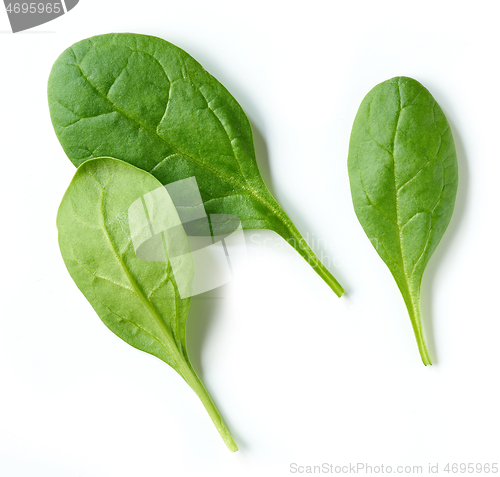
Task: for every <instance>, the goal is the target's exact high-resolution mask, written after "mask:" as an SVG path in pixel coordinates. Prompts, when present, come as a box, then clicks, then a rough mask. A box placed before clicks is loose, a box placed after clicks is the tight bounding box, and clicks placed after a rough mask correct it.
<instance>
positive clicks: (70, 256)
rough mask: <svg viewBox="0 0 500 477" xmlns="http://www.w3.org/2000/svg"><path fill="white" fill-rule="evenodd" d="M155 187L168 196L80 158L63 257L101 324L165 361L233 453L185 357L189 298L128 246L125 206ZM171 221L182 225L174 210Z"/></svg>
mask: <svg viewBox="0 0 500 477" xmlns="http://www.w3.org/2000/svg"><path fill="white" fill-rule="evenodd" d="M158 189H159V190H160V193H163V194H167V193H166V190H165V189H164V188H163V187H162V185H161V183H160V182H158V180H157V179H155V178H154V177H153V176H152V175H150V174H148V173H147V172H145V171H143V170H140V169H138V168H136V167H134V166H132V165H130V164H127V163H125V162H122V161H120V160H117V159H113V158H97V159H92V160H89V161H86V162H85V163H84V164H82V165H81V166H80V167H79V168H78V170H77V172H76V174H75V176H74V178H73V180H72V182H71V184H70V186H69V187H68V190H67V191H66V193H65V195H64V197H63V200H62V202H61V205H60V207H59V211H58V214H57V228H58V234H59V245H60V249H61V254H62V256H63V259H64V262H65V264H66V267H67V269H68V271H69V273H70V275H71V277H72V278H73V280H74V281H75V283H76V285H77V286H78V288H79V289H80V291H81V292H82V293H83V294H84V295H85V297H86V298H87V300H88V301H89V302H90V304H91V305H92V307H93V308H94V310H95V311H96V312H97V314H98V315H99V317H100V318H101V320H102V321H103V322H104V324H105V325H106V326H107V327H108V328H109V329H110V330H111V331H113V333H115V334H116V335H117V336H118V337H120V338H121V339H123V340H124V341H125V342H127V343H128V344H130V345H131V346H133V347H134V348H137V349H140V350H141V351H144V352H146V353H149V354H152V355H153V356H156V357H158V358H159V359H161V360H162V361H164V362H165V363H167V364H168V365H170V366H171V367H172V368H173V369H174V370H175V371H176V372H177V373H178V374H179V375H180V376H181V377H182V378H183V379H184V380H185V381H186V382H187V383H188V384H189V385H190V386H191V388H192V389H193V390H194V391H195V392H196V393H197V395H198V396H199V397H200V400H201V401H202V403H203V405H204V406H205V408H206V409H207V412H208V413H209V415H210V417H211V419H212V421H213V422H214V424H215V425H216V427H217V429H218V431H219V433H220V434H221V437H222V438H223V439H224V441H225V443H226V444H227V446H228V448H229V449H230V450H231V451H235V450H237V446H236V444H235V443H234V441H233V439H232V437H231V435H230V434H229V431H228V430H227V428H226V426H225V425H224V423H223V421H222V418H221V416H220V414H219V412H218V410H217V409H216V407H215V405H214V403H213V401H212V399H211V398H210V396H209V395H208V393H207V391H206V389H205V387H204V386H203V384H202V383H201V381H200V380H199V378H198V377H197V376H196V373H195V371H194V369H193V368H192V366H191V364H190V362H189V358H188V354H187V347H186V319H187V314H188V309H189V303H190V298H181V296H180V294H179V290H178V284H177V282H176V279H175V277H174V275H173V273H172V266H171V264H170V263H169V262H165V261H146V260H140V259H139V258H138V257H137V256H136V253H135V249H134V247H133V245H132V238H131V232H130V230H129V227H128V211H129V207H130V206H131V204H133V203H134V202H136V201H137V200H141V199H142V197H143V196H144V195H147V194H148V193H151V192H153V191H158ZM163 191H165V192H163ZM167 195H168V194H167ZM173 207H174V206H173V205H172V208H171V209H170V210H169V211H168V212H172V209H173V213H175V214H176V212H175V208H173ZM155 213H156V214H160V213H162V212H161V211H160V210H155ZM170 223H173V224H180V223H181V222H180V219H179V217H178V216H177V215H176V217H174V218H173V219H172V220H171V221H170ZM178 236H179V235H178V234H177V235H176V237H178ZM183 263H187V262H183ZM185 272H186V273H185V274H183V279H189V270H187V271H186V270H185ZM186 277H187V278H186Z"/></svg>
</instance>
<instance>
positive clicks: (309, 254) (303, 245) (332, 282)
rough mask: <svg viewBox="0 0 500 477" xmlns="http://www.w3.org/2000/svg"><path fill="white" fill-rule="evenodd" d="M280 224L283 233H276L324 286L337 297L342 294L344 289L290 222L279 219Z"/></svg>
mask: <svg viewBox="0 0 500 477" xmlns="http://www.w3.org/2000/svg"><path fill="white" fill-rule="evenodd" d="M281 223H282V224H283V226H284V230H283V231H281V230H280V231H277V232H278V234H279V235H281V237H283V238H284V239H285V240H286V241H287V242H288V243H289V244H290V245H291V246H292V247H293V248H294V249H295V250H297V252H299V254H300V255H301V256H302V258H303V259H304V260H305V261H306V262H307V263H308V264H309V265H311V267H312V268H313V269H314V271H315V272H316V273H317V274H318V275H319V276H320V277H321V278H322V279H323V280H324V281H325V282H326V284H327V285H328V286H329V287H330V288H331V289H332V290H333V291H334V292H335V294H336V295H337V296H338V297H341V296H342V295H343V294H344V289H343V288H342V286H341V285H340V283H339V282H338V281H337V280H336V279H335V277H334V276H333V275H332V274H331V273H330V272H329V271H328V269H327V268H326V267H325V266H324V265H323V263H321V261H320V259H319V258H318V257H317V256H316V254H315V253H314V252H313V251H312V250H311V248H310V247H309V245H308V244H307V242H306V241H305V240H304V238H303V237H302V235H301V234H300V232H299V231H298V230H297V228H296V227H295V225H293V223H292V221H291V220H290V219H289V218H288V217H286V218H281Z"/></svg>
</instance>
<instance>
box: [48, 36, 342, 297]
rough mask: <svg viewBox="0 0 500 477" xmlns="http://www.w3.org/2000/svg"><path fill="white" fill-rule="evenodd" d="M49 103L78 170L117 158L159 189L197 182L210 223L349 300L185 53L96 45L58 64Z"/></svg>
mask: <svg viewBox="0 0 500 477" xmlns="http://www.w3.org/2000/svg"><path fill="white" fill-rule="evenodd" d="M48 97H49V107H50V114H51V118H52V123H53V125H54V129H55V132H56V134H57V137H58V138H59V141H60V142H61V144H62V146H63V148H64V151H65V152H66V154H67V155H68V157H69V158H70V159H71V161H72V162H73V163H74V164H75V165H76V166H78V165H80V164H82V163H83V162H84V161H86V160H88V159H91V158H94V157H99V156H111V157H116V158H118V159H121V160H123V161H126V162H129V163H131V164H133V165H135V166H137V167H139V168H141V169H144V170H146V171H148V172H151V174H153V175H154V176H155V177H156V178H157V179H158V180H160V181H161V182H162V183H163V184H168V183H171V182H174V181H177V180H180V179H185V178H187V177H192V176H195V177H196V180H197V182H198V186H199V188H200V192H201V196H202V199H203V201H204V203H205V208H206V211H207V213H208V214H232V215H235V216H237V217H238V218H239V219H240V220H241V223H242V226H243V228H244V229H269V230H273V231H274V232H276V233H278V234H279V235H281V236H282V237H283V238H284V239H285V240H286V241H288V243H290V245H292V246H293V247H294V248H295V249H296V250H297V251H298V252H299V253H300V255H301V256H302V257H303V258H304V259H306V260H307V261H308V262H309V264H310V265H311V266H312V267H313V268H314V269H315V270H316V272H317V273H318V274H319V275H320V276H321V277H322V278H323V279H324V280H325V281H326V283H327V284H328V285H329V286H330V287H331V288H332V290H333V291H334V292H335V293H336V294H337V295H338V296H341V295H342V294H343V292H344V291H343V289H342V287H341V286H340V285H339V283H338V282H337V280H335V278H334V277H333V276H332V275H331V274H330V272H329V271H328V270H327V269H326V267H325V266H324V265H323V264H322V263H321V262H320V260H319V259H318V258H317V257H316V255H315V254H314V253H313V252H312V250H311V249H310V248H309V246H308V245H307V243H306V241H305V240H304V239H303V238H302V236H301V235H300V233H299V231H298V230H297V228H296V227H295V226H294V224H293V223H292V221H291V220H290V219H289V217H288V216H287V215H286V214H285V212H284V211H283V209H282V208H281V207H280V205H279V204H278V203H277V202H276V200H275V199H274V198H273V197H272V195H271V194H270V192H269V191H268V189H267V187H266V185H265V184H264V182H263V180H262V177H261V175H260V172H259V169H258V167H257V162H256V159H255V151H254V145H253V137H252V130H251V127H250V123H249V121H248V119H247V117H246V116H245V113H244V112H243V110H242V109H241V107H240V105H239V104H238V103H237V102H236V100H235V99H234V98H233V97H232V96H231V94H230V93H229V92H228V91H227V90H226V89H225V88H224V86H222V85H221V84H220V83H219V82H218V81H217V80H216V79H215V78H214V77H213V76H211V75H210V74H209V73H207V72H206V71H205V70H204V69H203V67H202V66H201V65H200V64H199V63H197V62H196V61H195V60H194V59H193V58H192V57H191V56H189V55H188V54H187V53H186V52H184V51H183V50H181V49H180V48H177V47H176V46H174V45H172V44H171V43H168V42H166V41H164V40H162V39H160V38H156V37H152V36H145V35H137V34H128V33H126V34H125V33H119V34H108V35H100V36H95V37H92V38H89V39H86V40H83V41H80V42H78V43H75V44H74V45H73V46H71V47H70V48H68V49H67V50H66V51H64V52H63V53H62V54H61V56H60V57H59V58H58V59H57V61H56V62H55V64H54V66H53V68H52V72H51V74H50V78H49V84H48Z"/></svg>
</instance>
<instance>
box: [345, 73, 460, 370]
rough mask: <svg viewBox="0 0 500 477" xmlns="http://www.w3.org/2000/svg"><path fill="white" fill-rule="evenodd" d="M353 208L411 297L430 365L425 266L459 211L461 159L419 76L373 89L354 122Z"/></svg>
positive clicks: (408, 303)
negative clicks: (423, 312)
mask: <svg viewBox="0 0 500 477" xmlns="http://www.w3.org/2000/svg"><path fill="white" fill-rule="evenodd" d="M348 169H349V179H350V185H351V194H352V199H353V204H354V208H355V211H356V215H357V217H358V220H359V221H360V223H361V225H362V227H363V229H364V230H365V233H366V234H367V236H368V237H369V238H370V241H372V244H373V245H374V247H375V249H376V250H377V252H378V254H379V255H380V257H381V258H382V260H384V262H385V263H386V265H387V266H388V268H389V270H390V271H391V273H392V275H393V276H394V279H395V280H396V283H397V285H398V287H399V289H400V291H401V293H402V295H403V298H404V300H405V303H406V306H407V309H408V312H409V314H410V318H411V321H412V325H413V328H414V332H415V335H416V338H417V342H418V344H419V349H420V352H421V356H422V360H423V361H424V364H431V363H430V358H429V357H428V352H427V349H426V345H425V339H424V336H423V330H422V323H421V317H420V306H419V302H420V285H421V281H422V276H423V273H424V270H425V267H426V265H427V263H428V261H429V259H430V257H431V256H432V254H433V252H434V250H435V249H436V247H437V245H438V243H439V241H440V240H441V238H442V236H443V234H444V232H445V230H446V228H447V226H448V224H449V222H450V220H451V215H452V213H453V208H454V204H455V196H456V192H457V187H458V163H457V158H456V151H455V144H454V141H453V136H452V134H451V129H450V127H449V124H448V121H447V119H446V117H445V115H444V113H443V112H442V110H441V108H440V107H439V105H438V104H437V102H436V101H435V99H434V98H433V97H432V95H431V94H430V93H429V92H428V91H427V90H426V89H425V88H424V87H423V86H422V85H421V84H420V83H418V82H417V81H415V80H413V79H411V78H406V77H397V78H393V79H391V80H388V81H385V82H383V83H381V84H379V85H377V86H376V87H375V88H373V89H372V90H371V91H370V92H369V93H368V94H367V95H366V97H365V98H364V99H363V101H362V103H361V105H360V108H359V110H358V113H357V115H356V118H355V120H354V124H353V128H352V133H351V139H350V144H349V157H348Z"/></svg>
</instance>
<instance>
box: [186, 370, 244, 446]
mask: <svg viewBox="0 0 500 477" xmlns="http://www.w3.org/2000/svg"><path fill="white" fill-rule="evenodd" d="M183 364H184V366H182V367H183V369H182V376H183V377H184V380H185V381H186V383H187V384H189V386H190V387H191V389H192V390H193V391H194V392H195V393H196V394H197V396H198V397H199V398H200V401H201V402H202V404H203V406H205V409H206V410H207V412H208V415H209V416H210V419H212V422H213V423H214V425H215V427H216V428H217V430H218V431H219V434H220V436H221V437H222V440H223V441H224V442H225V444H226V446H227V448H228V449H229V450H230V451H231V452H236V451H237V450H238V446H237V445H236V442H234V439H233V438H232V436H231V434H230V433H229V430H228V428H227V427H226V424H225V423H224V421H223V419H222V416H221V415H220V413H219V410H218V409H217V407H216V406H215V403H214V402H213V400H212V398H211V397H210V394H208V391H207V389H206V388H205V386H204V385H203V383H202V382H201V381H200V378H198V376H197V375H196V373H195V371H194V369H193V368H192V367H191V365H190V364H189V363H185V362H184V363H183Z"/></svg>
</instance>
